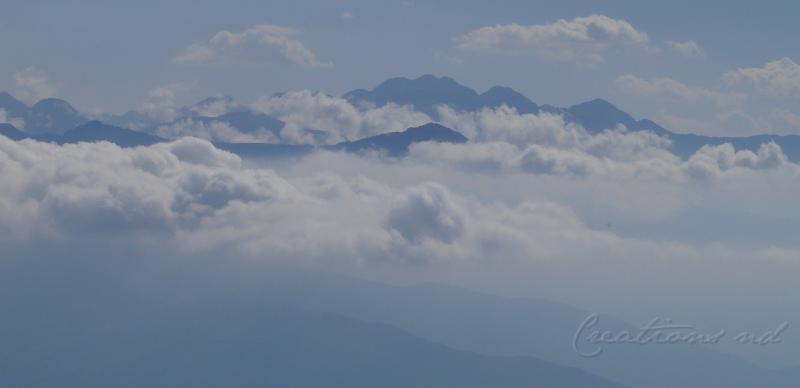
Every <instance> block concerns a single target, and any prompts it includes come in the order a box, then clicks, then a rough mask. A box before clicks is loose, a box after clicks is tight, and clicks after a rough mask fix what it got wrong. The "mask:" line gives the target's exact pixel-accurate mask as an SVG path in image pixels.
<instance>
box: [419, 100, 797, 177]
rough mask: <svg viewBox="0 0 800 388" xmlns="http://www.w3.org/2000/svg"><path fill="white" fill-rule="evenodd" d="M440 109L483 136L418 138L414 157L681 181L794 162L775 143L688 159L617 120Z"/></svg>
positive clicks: (494, 169) (493, 169) (498, 168)
mask: <svg viewBox="0 0 800 388" xmlns="http://www.w3.org/2000/svg"><path fill="white" fill-rule="evenodd" d="M440 112H441V117H442V119H443V120H444V121H445V123H447V124H448V125H450V126H452V127H453V128H455V129H459V130H462V131H463V132H465V133H468V134H471V135H472V136H473V139H476V140H478V141H477V142H471V143H467V144H440V143H419V144H414V145H412V146H411V148H410V153H409V159H411V160H416V161H421V162H424V163H433V164H436V165H445V166H454V167H456V168H459V169H462V170H467V171H479V172H484V173H502V172H509V173H514V172H526V173H532V174H547V175H556V176H561V175H565V176H573V177H589V176H604V177H614V178H618V179H634V178H636V179H661V180H665V181H669V182H673V183H675V184H679V183H681V182H685V181H686V180H688V179H693V178H695V179H697V178H710V177H714V176H718V175H720V174H722V173H725V172H727V171H728V170H730V169H731V167H739V168H741V169H749V170H761V169H779V168H782V167H790V168H792V169H794V168H795V167H796V165H794V164H792V163H790V162H789V161H788V158H787V157H786V155H785V154H784V153H783V152H782V150H781V149H780V147H779V146H778V145H776V144H774V143H770V144H764V145H763V146H762V147H761V149H760V150H759V151H758V152H757V153H753V152H750V151H746V150H743V151H738V152H736V151H734V149H733V147H732V146H731V145H730V144H727V145H724V146H717V147H706V148H703V149H701V150H699V151H698V152H697V154H696V155H694V156H693V157H692V158H691V159H690V160H689V161H688V162H684V161H682V160H681V159H680V158H678V157H677V156H675V155H674V154H672V153H671V152H670V150H669V147H670V146H671V142H670V140H669V139H667V138H665V137H661V136H658V135H656V134H655V133H653V132H649V131H635V132H629V131H627V130H625V129H624V128H617V129H613V130H605V131H603V132H600V133H598V134H594V135H593V134H590V133H588V132H586V131H585V130H584V129H583V128H581V127H579V126H575V125H572V124H568V123H565V122H564V121H563V119H562V118H561V117H560V116H556V115H550V114H547V113H542V114H540V115H532V114H522V115H520V114H518V113H516V112H515V111H514V110H513V109H510V108H507V107H500V108H496V109H483V110H481V111H477V112H456V111H453V110H452V109H450V108H446V107H444V108H440ZM712 150H713V151H714V152H712ZM723 151H724V152H723ZM728 151H729V152H730V153H731V154H730V158H728V159H730V160H736V162H730V163H728V162H726V160H728V159H725V158H722V156H724V155H727V154H726V152H728ZM712 155H715V156H713V157H712ZM704 171H705V172H707V173H704Z"/></svg>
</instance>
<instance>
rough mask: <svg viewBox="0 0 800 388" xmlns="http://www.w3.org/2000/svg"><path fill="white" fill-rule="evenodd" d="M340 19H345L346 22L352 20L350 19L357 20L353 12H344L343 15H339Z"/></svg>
mask: <svg viewBox="0 0 800 388" xmlns="http://www.w3.org/2000/svg"><path fill="white" fill-rule="evenodd" d="M339 17H340V18H342V19H344V20H350V19H353V18H355V15H353V12H351V11H344V12H342V13H341V14H339Z"/></svg>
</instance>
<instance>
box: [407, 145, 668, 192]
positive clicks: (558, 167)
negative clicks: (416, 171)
mask: <svg viewBox="0 0 800 388" xmlns="http://www.w3.org/2000/svg"><path fill="white" fill-rule="evenodd" d="M622 136H623V137H622V139H624V135H622ZM610 138H611V137H608V138H606V139H602V140H597V142H596V143H595V144H596V145H589V144H587V145H585V146H584V148H556V147H547V146H542V145H538V144H531V145H528V146H525V147H517V146H515V145H513V144H509V143H504V142H489V143H468V144H440V143H420V144H415V145H413V146H412V147H411V149H410V154H409V157H410V159H412V160H417V161H422V162H425V163H434V164H438V165H445V166H453V167H456V168H459V169H463V170H466V171H474V172H483V173H493V174H496V173H514V172H525V173H530V174H536V175H541V174H544V175H553V176H567V177H591V176H608V177H617V178H622V177H628V178H633V177H639V178H642V179H646V178H648V177H649V178H659V179H665V180H667V181H680V180H681V179H682V174H681V172H680V166H679V163H678V160H679V159H678V158H677V157H676V156H674V155H672V154H670V153H669V152H668V151H666V150H664V149H658V148H653V149H650V148H643V149H642V150H641V151H636V150H635V149H625V147H624V146H622V147H616V146H615V147H613V148H610V149H603V145H600V144H601V143H605V142H608V143H607V144H608V145H611V144H613V143H612V142H610V141H609V139H610ZM595 147H596V148H595Z"/></svg>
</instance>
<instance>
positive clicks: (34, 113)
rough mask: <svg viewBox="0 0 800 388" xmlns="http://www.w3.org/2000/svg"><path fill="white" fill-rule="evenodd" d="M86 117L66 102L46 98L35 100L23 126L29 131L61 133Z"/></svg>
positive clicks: (82, 121)
mask: <svg viewBox="0 0 800 388" xmlns="http://www.w3.org/2000/svg"><path fill="white" fill-rule="evenodd" d="M86 121H87V118H86V117H84V116H83V115H81V114H80V113H79V112H78V111H77V110H75V108H73V107H72V105H70V104H69V103H68V102H66V101H64V100H60V99H57V98H48V99H44V100H42V101H39V102H37V103H36V104H35V105H34V106H33V107H32V108H31V114H30V116H29V118H28V119H27V120H26V125H25V128H26V130H27V131H28V132H30V133H34V134H35V133H45V132H50V133H63V132H64V131H67V130H69V129H70V128H74V127H75V126H77V125H80V124H83V123H85V122H86Z"/></svg>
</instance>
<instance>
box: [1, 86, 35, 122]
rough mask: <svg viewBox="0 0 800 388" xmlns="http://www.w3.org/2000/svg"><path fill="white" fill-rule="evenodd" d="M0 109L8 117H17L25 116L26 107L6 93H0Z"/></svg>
mask: <svg viewBox="0 0 800 388" xmlns="http://www.w3.org/2000/svg"><path fill="white" fill-rule="evenodd" d="M0 109H3V110H5V111H6V113H7V114H9V115H13V116H16V117H19V116H23V115H25V113H26V112H27V110H28V106H27V105H25V103H24V102H22V101H20V100H17V98H16V97H14V96H12V95H11V94H10V93H8V92H0Z"/></svg>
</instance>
